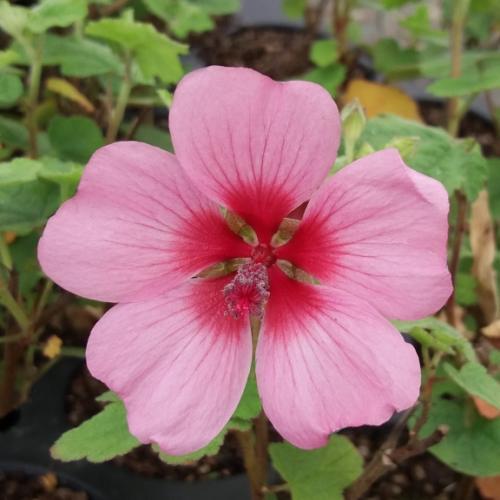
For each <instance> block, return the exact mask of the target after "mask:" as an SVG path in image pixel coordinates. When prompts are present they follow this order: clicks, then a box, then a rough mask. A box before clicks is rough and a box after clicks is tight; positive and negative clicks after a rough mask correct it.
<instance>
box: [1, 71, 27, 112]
mask: <svg viewBox="0 0 500 500" xmlns="http://www.w3.org/2000/svg"><path fill="white" fill-rule="evenodd" d="M23 91H24V88H23V82H22V81H21V79H20V78H19V77H18V76H17V75H14V74H11V73H0V108H9V107H11V106H13V105H14V104H16V103H17V101H18V100H19V98H20V97H21V96H22V94H23Z"/></svg>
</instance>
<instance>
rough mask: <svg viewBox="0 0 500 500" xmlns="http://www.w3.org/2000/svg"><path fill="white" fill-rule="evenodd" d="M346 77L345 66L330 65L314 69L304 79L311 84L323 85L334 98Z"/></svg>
mask: <svg viewBox="0 0 500 500" xmlns="http://www.w3.org/2000/svg"><path fill="white" fill-rule="evenodd" d="M345 76H346V68H345V66H344V65H343V64H337V63H335V64H330V65H329V66H326V67H324V68H319V67H318V68H314V69H313V70H311V71H309V72H308V73H306V74H305V75H304V76H303V77H302V78H303V79H304V80H307V81H309V82H314V83H318V84H319V85H322V86H323V87H324V88H325V89H326V90H328V92H330V94H332V96H335V95H336V94H337V89H338V87H339V86H340V85H341V84H342V82H343V81H344V79H345Z"/></svg>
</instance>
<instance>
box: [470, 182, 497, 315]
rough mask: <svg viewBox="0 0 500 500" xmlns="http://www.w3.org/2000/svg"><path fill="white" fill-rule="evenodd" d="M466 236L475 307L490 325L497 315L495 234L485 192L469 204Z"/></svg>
mask: <svg viewBox="0 0 500 500" xmlns="http://www.w3.org/2000/svg"><path fill="white" fill-rule="evenodd" d="M469 237H470V244H471V248H472V256H473V259H474V263H473V266H472V274H473V275H474V276H475V278H476V281H477V296H478V301H479V306H480V307H481V310H482V311H483V314H484V317H485V319H486V321H487V322H488V323H491V322H493V321H494V320H495V319H496V318H497V314H498V290H497V286H496V273H495V270H494V268H493V261H494V260H495V251H496V248H495V235H494V229H493V219H492V217H491V213H490V208H489V205H488V192H487V191H486V190H484V191H481V192H480V193H479V196H478V198H477V200H476V201H475V202H474V203H473V204H472V207H471V218H470V234H469Z"/></svg>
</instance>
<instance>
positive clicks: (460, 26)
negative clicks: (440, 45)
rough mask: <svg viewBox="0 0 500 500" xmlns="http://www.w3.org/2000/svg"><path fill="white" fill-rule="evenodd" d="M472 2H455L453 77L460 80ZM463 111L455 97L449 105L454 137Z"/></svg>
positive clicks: (452, 30)
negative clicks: (465, 34) (464, 40)
mask: <svg viewBox="0 0 500 500" xmlns="http://www.w3.org/2000/svg"><path fill="white" fill-rule="evenodd" d="M469 3H470V0H455V1H454V2H453V15H452V24H451V39H450V45H451V77H452V78H458V77H459V76H460V73H461V71H462V49H463V38H464V28H465V22H466V20H467V11H468V10H469ZM462 114H463V109H461V106H460V99H459V98H458V97H454V98H452V99H450V101H449V103H448V132H449V133H450V134H451V135H452V136H456V135H457V134H458V128H459V126H460V119H461V115H462Z"/></svg>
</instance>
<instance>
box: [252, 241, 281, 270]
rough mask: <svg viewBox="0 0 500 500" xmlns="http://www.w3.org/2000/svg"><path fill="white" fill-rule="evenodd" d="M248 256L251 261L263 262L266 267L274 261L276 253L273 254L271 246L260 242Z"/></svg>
mask: <svg viewBox="0 0 500 500" xmlns="http://www.w3.org/2000/svg"><path fill="white" fill-rule="evenodd" d="M250 258H251V259H252V262H254V263H256V264H263V265H264V266H266V267H271V266H272V265H273V264H274V263H275V262H276V255H274V251H273V248H272V247H271V246H270V245H266V244H265V243H260V244H258V245H257V246H256V247H254V248H253V250H252V253H251V255H250Z"/></svg>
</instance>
